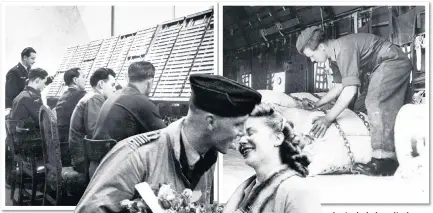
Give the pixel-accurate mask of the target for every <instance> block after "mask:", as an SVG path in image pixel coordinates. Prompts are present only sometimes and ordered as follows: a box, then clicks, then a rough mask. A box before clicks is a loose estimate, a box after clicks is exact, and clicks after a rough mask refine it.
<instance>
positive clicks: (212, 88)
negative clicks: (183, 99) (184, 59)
mask: <svg viewBox="0 0 433 213" xmlns="http://www.w3.org/2000/svg"><path fill="white" fill-rule="evenodd" d="M189 81H190V83H191V90H192V94H191V101H192V102H193V104H194V105H195V106H196V107H197V108H199V109H201V110H204V111H206V112H210V113H212V114H215V115H218V116H222V117H238V116H244V115H248V114H250V113H251V112H252V111H253V109H254V107H255V106H256V105H257V104H259V103H260V101H261V100H262V95H261V94H260V93H259V92H257V91H255V90H253V89H251V88H250V87H247V86H245V85H243V84H240V83H238V82H236V81H233V80H230V79H228V78H226V77H223V76H219V75H209V74H192V75H190V77H189Z"/></svg>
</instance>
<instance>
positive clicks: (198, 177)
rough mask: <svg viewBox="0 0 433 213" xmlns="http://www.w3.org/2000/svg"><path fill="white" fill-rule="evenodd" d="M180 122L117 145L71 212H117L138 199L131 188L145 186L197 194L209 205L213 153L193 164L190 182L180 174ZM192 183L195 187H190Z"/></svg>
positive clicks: (214, 153)
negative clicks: (196, 192) (167, 185)
mask: <svg viewBox="0 0 433 213" xmlns="http://www.w3.org/2000/svg"><path fill="white" fill-rule="evenodd" d="M182 124H183V119H180V120H178V121H176V122H174V123H172V124H170V125H169V126H168V127H167V128H164V129H162V130H157V131H153V132H149V133H143V134H140V135H136V136H133V137H131V138H128V139H126V140H123V141H120V142H119V143H117V145H116V146H114V147H113V148H112V149H111V151H110V152H109V153H108V154H107V155H106V156H105V157H104V159H103V160H102V162H101V163H100V164H99V167H98V168H97V170H96V172H95V174H94V175H93V177H92V180H91V181H90V183H89V186H88V187H87V189H86V192H85V193H84V195H83V197H82V198H81V200H80V202H79V203H78V205H77V207H76V209H75V212H77V213H78V212H92V213H101V212H121V211H122V209H121V207H120V202H121V201H122V200H124V199H129V200H132V199H135V198H137V197H138V196H139V195H138V193H137V191H136V190H135V188H134V187H135V185H136V184H138V183H142V182H147V183H148V184H149V185H150V187H151V188H152V189H153V190H155V191H158V189H159V187H160V184H169V185H170V186H171V188H172V189H174V190H175V191H176V192H177V193H182V191H183V190H184V189H186V188H189V189H191V190H193V191H200V192H201V197H200V200H199V202H200V203H205V202H206V203H209V202H210V199H211V195H210V194H211V193H212V185H213V178H214V168H215V165H214V164H215V162H216V160H217V152H216V151H214V150H210V151H208V152H207V153H206V154H205V156H204V158H203V160H202V161H201V162H202V163H197V164H196V167H197V168H195V169H194V171H196V172H194V175H192V176H193V177H194V178H193V181H191V182H190V181H189V180H187V179H186V178H185V174H184V173H183V172H182V168H184V166H182V165H185V164H182V162H185V161H186V159H185V158H186V155H185V152H184V148H183V142H182V139H181V128H182ZM194 183H195V184H194Z"/></svg>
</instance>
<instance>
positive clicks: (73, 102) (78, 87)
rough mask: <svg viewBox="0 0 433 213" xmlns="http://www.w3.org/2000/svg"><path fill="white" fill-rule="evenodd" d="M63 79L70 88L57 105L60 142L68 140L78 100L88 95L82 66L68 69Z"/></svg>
mask: <svg viewBox="0 0 433 213" xmlns="http://www.w3.org/2000/svg"><path fill="white" fill-rule="evenodd" d="M63 79H64V81H65V85H66V86H68V89H67V90H66V91H65V92H64V93H63V94H62V96H61V97H60V98H59V101H58V102H57V105H56V114H57V128H58V129H59V140H60V142H66V141H68V138H69V125H70V123H71V116H72V112H73V111H74V109H75V106H77V103H78V101H80V99H81V98H83V97H84V95H86V90H85V86H86V75H85V74H84V73H82V72H81V71H80V68H78V67H75V68H71V69H69V70H67V71H66V72H65V74H64V75H63ZM63 163H64V162H63Z"/></svg>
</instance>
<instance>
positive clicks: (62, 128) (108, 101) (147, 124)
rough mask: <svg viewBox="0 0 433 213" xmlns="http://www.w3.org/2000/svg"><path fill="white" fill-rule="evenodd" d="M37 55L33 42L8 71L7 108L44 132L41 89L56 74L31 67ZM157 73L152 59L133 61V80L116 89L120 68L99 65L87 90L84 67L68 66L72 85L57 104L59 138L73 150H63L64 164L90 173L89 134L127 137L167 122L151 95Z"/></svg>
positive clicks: (33, 128)
mask: <svg viewBox="0 0 433 213" xmlns="http://www.w3.org/2000/svg"><path fill="white" fill-rule="evenodd" d="M35 55H36V51H34V49H33V48H26V49H25V50H24V51H23V52H22V54H21V56H22V57H21V62H20V63H19V64H18V65H17V66H16V67H14V68H12V69H11V70H10V71H9V72H8V76H7V79H6V80H7V82H6V93H7V95H6V108H11V111H10V114H9V118H8V119H10V120H19V121H23V122H22V126H21V127H22V128H27V129H29V130H31V131H33V132H39V110H40V107H41V106H42V105H43V104H45V105H46V103H44V101H42V99H43V98H42V96H41V92H42V91H43V90H44V88H45V87H46V85H48V83H47V81H52V79H51V77H49V76H48V73H47V71H45V70H44V69H41V68H34V69H30V67H31V65H32V64H33V63H34V59H35ZM28 61H30V62H28ZM27 62H28V63H27ZM15 68H16V69H15ZM17 73H18V74H20V75H21V74H22V77H21V76H18V75H17ZM154 75H155V68H154V66H153V65H152V64H151V63H150V62H146V61H140V62H135V63H132V64H131V65H130V66H129V68H128V75H127V77H128V85H126V86H125V87H124V88H122V89H120V90H118V91H117V92H116V88H117V87H116V85H115V81H116V73H115V72H114V71H113V70H112V69H109V68H98V69H96V70H95V71H94V72H93V73H92V75H91V76H90V78H89V80H90V85H91V87H92V89H91V90H90V91H86V89H85V85H86V79H87V76H86V74H85V73H83V72H82V71H81V70H80V69H79V68H72V69H69V70H67V71H66V72H65V73H64V82H65V86H67V87H68V88H67V90H66V91H65V92H64V93H63V94H62V96H61V97H60V98H59V100H58V102H57V104H56V106H55V107H54V108H53V109H52V112H53V114H54V115H56V117H57V126H58V130H59V140H60V142H61V143H62V142H63V143H65V142H68V143H69V147H67V148H68V149H67V150H61V155H62V156H61V158H62V166H63V167H69V166H71V167H73V169H74V170H75V171H77V172H79V173H84V171H85V167H86V166H88V165H84V145H83V140H84V139H85V138H88V139H94V140H106V139H114V140H116V141H121V140H122V139H125V138H127V137H130V136H133V135H136V134H140V133H144V132H149V131H153V130H157V129H161V128H164V127H165V126H166V124H165V123H164V121H163V119H162V118H161V116H160V115H159V112H158V109H157V107H156V105H155V104H154V103H153V102H152V101H151V100H150V99H149V97H148V96H149V94H150V91H151V88H152V84H153V77H154ZM22 79H24V82H23V83H22V84H23V85H24V86H23V89H21V91H20V92H19V93H18V94H13V93H14V91H16V90H20V88H17V87H16V85H18V86H19V84H16V83H11V82H14V81H20V80H22ZM27 79H28V80H27ZM12 87H13V88H12ZM15 93H16V92H15ZM14 95H15V97H13V96H14ZM11 98H13V100H12V101H11V102H10V101H9V99H11ZM92 172H93V171H90V175H91V174H92Z"/></svg>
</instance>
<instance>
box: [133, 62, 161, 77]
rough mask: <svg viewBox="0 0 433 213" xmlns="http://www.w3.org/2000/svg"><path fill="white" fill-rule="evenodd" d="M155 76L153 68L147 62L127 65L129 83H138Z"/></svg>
mask: <svg viewBox="0 0 433 213" xmlns="http://www.w3.org/2000/svg"><path fill="white" fill-rule="evenodd" d="M154 76H155V67H154V66H153V65H152V63H150V62H147V61H138V62H134V63H132V64H131V65H129V68H128V78H129V82H138V81H144V80H147V79H151V78H153V77H154Z"/></svg>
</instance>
